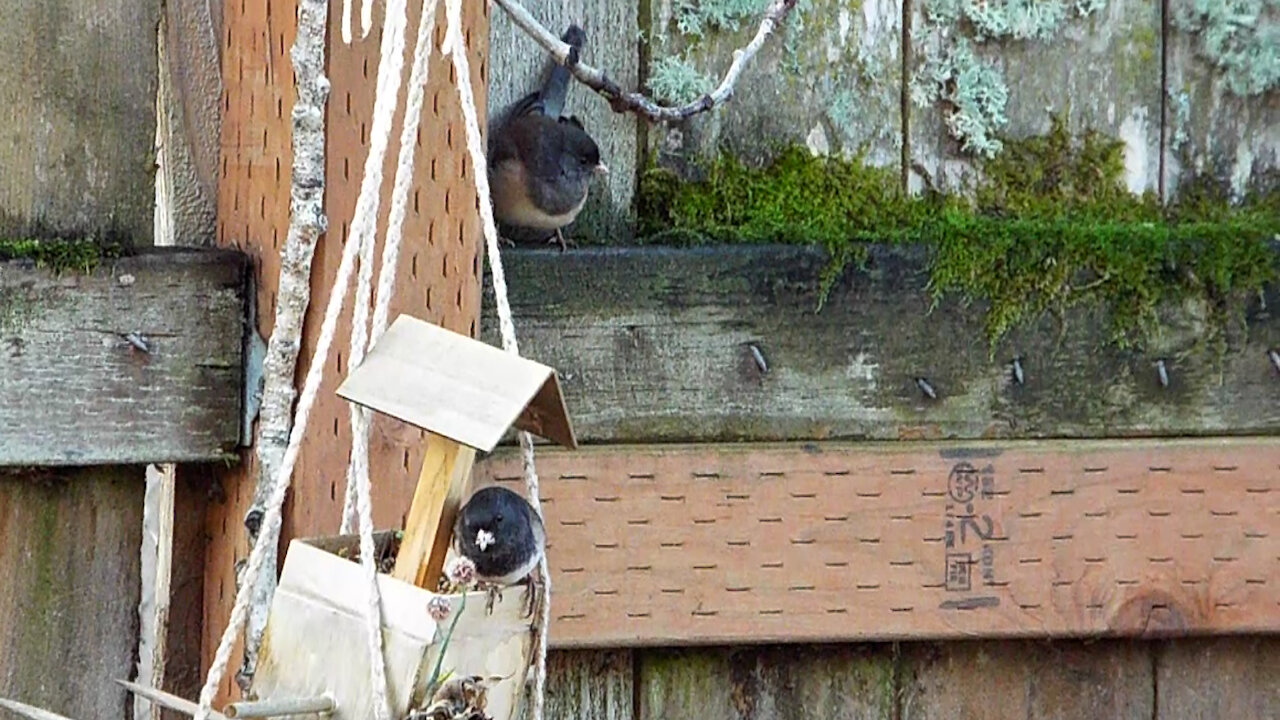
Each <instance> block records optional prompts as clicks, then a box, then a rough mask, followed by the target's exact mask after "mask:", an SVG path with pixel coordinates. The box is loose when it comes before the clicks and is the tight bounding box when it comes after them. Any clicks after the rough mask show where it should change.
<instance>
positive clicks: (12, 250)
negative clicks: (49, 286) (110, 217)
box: [0, 238, 122, 273]
mask: <svg viewBox="0 0 1280 720" xmlns="http://www.w3.org/2000/svg"><path fill="white" fill-rule="evenodd" d="M121 252H122V249H121V247H120V246H119V245H116V244H114V243H99V242H97V241H94V240H87V239H62V238H52V239H33V238H16V239H6V238H0V261H5V260H18V259H25V260H32V261H34V262H35V264H36V266H37V267H41V268H48V269H51V270H53V271H55V272H64V271H75V272H86V273H87V272H92V271H93V269H94V268H95V267H97V264H98V262H99V261H100V260H102V259H103V258H109V257H117V256H118V255H120V253H121Z"/></svg>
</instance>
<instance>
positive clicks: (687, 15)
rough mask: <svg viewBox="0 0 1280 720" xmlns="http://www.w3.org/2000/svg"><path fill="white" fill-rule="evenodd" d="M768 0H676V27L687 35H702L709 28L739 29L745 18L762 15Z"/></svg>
mask: <svg viewBox="0 0 1280 720" xmlns="http://www.w3.org/2000/svg"><path fill="white" fill-rule="evenodd" d="M767 1H768V0H676V3H675V8H674V10H675V20H676V27H677V28H678V29H679V30H680V32H681V33H683V34H685V35H693V36H695V37H702V36H703V35H704V34H705V33H706V32H707V31H708V30H727V31H730V32H732V31H734V30H737V29H738V25H739V23H741V22H742V21H743V20H747V19H750V18H755V17H758V16H759V15H760V12H761V11H762V10H763V9H764V7H765V4H766V2H767Z"/></svg>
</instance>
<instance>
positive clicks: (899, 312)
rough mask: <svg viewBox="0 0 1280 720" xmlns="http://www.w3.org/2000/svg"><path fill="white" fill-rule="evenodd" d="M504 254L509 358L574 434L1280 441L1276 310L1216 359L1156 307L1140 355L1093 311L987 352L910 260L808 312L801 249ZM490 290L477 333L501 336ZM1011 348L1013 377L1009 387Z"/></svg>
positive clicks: (852, 284) (619, 438)
mask: <svg viewBox="0 0 1280 720" xmlns="http://www.w3.org/2000/svg"><path fill="white" fill-rule="evenodd" d="M505 262H506V265H507V268H508V270H507V272H508V274H509V276H510V277H511V278H513V280H512V283H511V288H510V293H511V295H510V297H511V305H512V310H513V312H514V314H515V319H516V325H517V326H518V327H519V328H520V341H521V352H522V353H523V354H525V355H526V356H529V357H532V358H534V359H536V360H538V361H540V362H544V363H546V364H548V365H551V366H553V367H555V368H557V369H558V370H559V371H560V374H561V380H562V384H563V387H564V390H565V394H566V402H567V404H568V407H569V409H570V412H571V413H572V415H573V420H574V428H575V430H576V432H577V434H578V437H579V438H580V439H581V440H583V441H587V442H658V441H662V442H669V441H720V440H738V439H753V440H787V439H814V438H818V439H821V438H875V439H899V438H979V437H1010V438H1015V437H1017V438H1038V437H1098V436H1113V437H1116V436H1120V437H1123V436H1145V435H1210V434H1215V433H1227V434H1243V433H1276V432H1280V382H1277V376H1276V370H1275V368H1273V367H1272V366H1271V362H1270V360H1269V359H1268V356H1267V350H1268V348H1270V347H1273V346H1275V345H1276V344H1277V343H1280V314H1278V313H1275V312H1261V311H1258V308H1257V307H1255V308H1254V309H1253V311H1252V314H1251V318H1250V321H1249V324H1248V329H1247V333H1244V334H1242V335H1239V336H1233V337H1232V338H1231V347H1230V349H1229V350H1227V351H1226V353H1225V355H1222V356H1221V357H1219V356H1218V355H1216V354H1215V351H1214V350H1213V349H1212V347H1210V346H1212V345H1213V344H1212V343H1204V342H1203V340H1204V332H1205V328H1204V325H1203V323H1202V322H1201V318H1200V317H1199V316H1198V315H1197V314H1196V313H1195V312H1194V308H1191V309H1190V311H1184V310H1183V309H1177V310H1175V309H1169V312H1167V313H1166V319H1167V320H1168V324H1167V328H1166V330H1167V331H1166V332H1162V333H1161V338H1159V342H1158V343H1157V344H1153V345H1152V347H1151V348H1150V351H1149V352H1148V353H1147V354H1139V353H1134V352H1128V351H1121V350H1118V349H1116V348H1115V347H1114V346H1112V345H1110V344H1109V343H1108V333H1109V332H1110V328H1109V327H1108V322H1107V318H1106V317H1105V316H1104V314H1103V313H1101V312H1099V311H1096V310H1092V309H1088V308H1080V309H1076V310H1073V311H1070V312H1069V313H1067V315H1066V318H1065V319H1066V327H1068V328H1069V329H1070V331H1069V332H1066V333H1063V332H1062V326H1060V325H1059V324H1058V323H1057V322H1056V321H1055V320H1054V319H1052V318H1049V317H1046V318H1044V319H1043V320H1042V321H1041V322H1040V324H1038V325H1037V326H1035V327H1033V328H1030V329H1027V330H1025V331H1018V332H1015V333H1013V334H1011V335H1010V337H1009V338H1008V339H1006V340H1004V341H1002V342H1001V343H1000V344H999V346H998V347H997V348H996V352H995V356H994V360H993V359H992V358H991V357H990V356H989V355H988V344H987V341H986V337H985V335H984V331H983V329H982V314H981V313H982V307H981V306H980V305H979V306H975V307H970V308H966V307H964V306H963V305H962V303H961V302H960V301H958V300H957V299H954V298H947V299H944V300H943V301H942V302H941V303H940V305H939V306H938V307H937V308H936V309H934V310H933V311H932V312H930V311H929V307H930V302H931V300H930V297H929V295H928V293H927V291H926V284H927V282H928V270H927V267H926V262H925V258H924V254H923V252H922V251H916V250H912V249H893V248H876V249H873V250H872V252H871V255H870V258H869V261H868V269H867V270H865V271H863V270H850V271H848V272H847V273H846V274H845V276H844V278H843V279H841V280H840V281H839V282H838V283H837V285H836V287H835V288H834V289H833V290H832V292H831V296H830V298H829V299H828V301H827V303H826V306H825V307H824V308H823V309H822V311H821V312H815V308H816V306H817V302H818V295H817V280H816V279H817V277H818V275H819V273H820V271H821V269H822V267H823V265H824V263H825V262H826V259H825V256H824V254H823V253H822V252H820V251H815V250H808V249H803V248H791V247H734V248H707V249H668V248H643V249H627V250H579V251H577V252H572V253H559V252H554V251H552V252H541V251H521V252H508V253H507V254H506V258H505ZM488 287H489V286H488V285H486V288H488ZM488 293H489V294H488V297H487V298H486V302H485V316H484V321H483V327H484V328H485V333H484V336H485V337H486V338H487V339H488V340H489V342H494V343H496V342H497V340H496V326H497V325H496V321H495V317H494V315H493V313H494V310H493V301H492V291H491V290H488ZM1255 305H1256V301H1255ZM1267 306H1268V307H1270V308H1274V307H1277V306H1280V292H1277V291H1276V290H1272V291H1271V294H1270V297H1269V299H1268V302H1267ZM751 344H755V346H756V347H757V348H758V350H759V351H760V353H761V354H762V356H763V358H764V360H765V363H766V367H767V372H762V371H761V369H760V368H759V366H758V365H757V363H756V362H755V360H754V358H753V353H752V350H751V347H750V345H751ZM1015 355H1020V356H1021V357H1022V361H1021V362H1022V365H1023V368H1024V378H1025V381H1026V382H1025V385H1018V384H1016V383H1015V382H1014V381H1013V379H1012V372H1011V371H1010V365H1009V363H1010V362H1011V360H1012V358H1013V357H1014V356H1015ZM1157 358H1164V359H1166V363H1167V367H1168V368H1169V375H1170V378H1171V380H1170V386H1169V388H1168V389H1164V390H1162V389H1161V387H1160V382H1159V376H1158V374H1157V372H1156V369H1155V362H1156V360H1157ZM917 377H924V378H926V379H927V380H928V382H929V383H930V385H931V387H933V388H934V389H935V391H936V393H937V395H938V398H937V399H936V400H931V399H929V398H927V397H926V396H925V395H924V394H923V393H922V392H921V390H920V389H919V387H917V385H916V382H915V378H917Z"/></svg>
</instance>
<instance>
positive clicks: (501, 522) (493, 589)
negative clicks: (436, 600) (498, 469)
mask: <svg viewBox="0 0 1280 720" xmlns="http://www.w3.org/2000/svg"><path fill="white" fill-rule="evenodd" d="M546 545H547V532H546V529H545V528H544V526H543V524H542V518H541V517H540V516H539V515H538V511H537V510H534V509H533V506H532V505H530V504H529V502H528V501H527V500H525V499H524V498H522V497H520V495H518V494H516V493H514V492H512V491H510V490H508V489H506V488H504V487H498V486H496V485H491V486H489V487H485V488H481V489H480V490H477V491H476V492H475V494H474V495H472V496H471V498H470V499H469V500H467V503H466V504H465V505H463V506H462V509H460V510H459V511H458V517H457V519H456V520H454V523H453V549H454V552H456V553H457V554H458V555H460V556H462V557H465V558H467V559H468V560H470V561H471V562H472V563H474V564H475V567H476V572H475V576H476V579H477V580H479V581H480V582H481V583H484V584H485V585H487V586H489V592H490V594H489V606H490V607H492V604H493V600H494V596H495V595H496V594H498V591H499V590H500V589H501V588H502V587H503V586H506V585H514V584H516V583H518V582H520V581H521V580H524V579H525V578H527V577H529V574H530V573H532V572H533V569H534V567H536V566H537V565H538V563H539V562H540V561H541V560H542V554H543V553H544V552H545V551H546ZM531 590H536V588H531ZM529 598H530V607H531V608H532V605H533V603H534V601H533V598H534V593H533V592H530V593H529Z"/></svg>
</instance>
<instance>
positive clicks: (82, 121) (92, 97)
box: [0, 0, 161, 245]
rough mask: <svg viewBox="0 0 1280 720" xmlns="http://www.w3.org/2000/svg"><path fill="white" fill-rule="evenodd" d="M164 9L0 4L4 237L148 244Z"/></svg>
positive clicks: (112, 2) (111, 1) (26, 0)
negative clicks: (46, 235) (49, 235)
mask: <svg viewBox="0 0 1280 720" xmlns="http://www.w3.org/2000/svg"><path fill="white" fill-rule="evenodd" d="M160 6H161V4H160V3H158V2H136V1H135V0H92V1H91V2H61V3H51V2H48V1H47V0H2V1H0V17H3V18H4V23H2V24H0V68H5V69H6V70H5V72H0V97H3V98H4V102H3V103H2V104H0V128H4V140H3V142H0V167H3V168H4V172H3V173H0V236H5V235H25V234H29V233H32V232H41V233H43V232H55V233H60V234H61V233H65V234H73V235H97V236H100V235H103V234H113V235H117V236H119V237H120V238H121V239H125V240H131V241H133V242H135V243H137V244H139V245H149V244H150V240H151V229H152V208H153V206H154V201H155V193H154V185H153V184H152V179H153V163H154V152H153V147H154V142H155V134H154V133H155V103H156V94H155V93H156V59H155V58H156V22H157V21H158V19H159V13H160ZM125 65H127V67H128V72H121V69H122V66H125Z"/></svg>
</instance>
